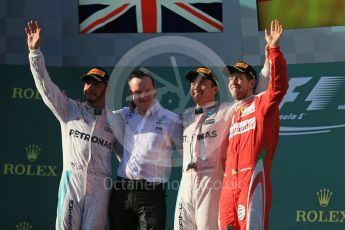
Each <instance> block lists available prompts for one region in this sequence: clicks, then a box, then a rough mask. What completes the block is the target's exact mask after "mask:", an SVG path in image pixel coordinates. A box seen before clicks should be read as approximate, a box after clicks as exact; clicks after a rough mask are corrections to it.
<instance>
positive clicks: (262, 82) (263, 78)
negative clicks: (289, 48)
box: [254, 64, 270, 94]
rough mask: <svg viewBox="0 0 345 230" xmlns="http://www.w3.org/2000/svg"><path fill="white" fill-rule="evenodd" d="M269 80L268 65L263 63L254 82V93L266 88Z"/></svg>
mask: <svg viewBox="0 0 345 230" xmlns="http://www.w3.org/2000/svg"><path fill="white" fill-rule="evenodd" d="M269 81H270V65H269V64H268V65H264V66H263V67H262V69H261V71H260V73H259V76H258V82H257V84H256V89H255V92H254V93H255V94H259V93H261V92H263V91H266V90H267V87H268V83H269Z"/></svg>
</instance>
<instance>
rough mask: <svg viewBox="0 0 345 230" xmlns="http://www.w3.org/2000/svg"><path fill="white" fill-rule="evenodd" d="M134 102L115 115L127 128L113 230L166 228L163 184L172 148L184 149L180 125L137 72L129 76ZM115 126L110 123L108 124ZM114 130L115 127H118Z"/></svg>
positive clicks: (150, 82)
mask: <svg viewBox="0 0 345 230" xmlns="http://www.w3.org/2000/svg"><path fill="white" fill-rule="evenodd" d="M128 86H129V91H130V96H131V98H132V101H131V103H130V106H129V107H125V108H123V109H121V110H118V111H115V112H114V116H113V118H114V119H119V117H120V119H122V120H123V123H125V133H124V143H123V147H124V148H123V156H122V159H121V161H120V165H119V168H118V170H117V176H118V177H117V179H116V181H115V183H114V187H113V190H112V195H111V205H110V216H109V219H110V229H112V230H114V229H121V230H126V229H128V230H131V229H133V230H137V229H138V226H139V227H140V229H157V230H162V229H165V220H166V203H165V190H164V184H165V183H166V182H167V181H168V180H169V177H170V172H171V154H172V149H173V148H174V147H175V148H176V149H178V150H180V149H182V123H181V121H180V118H179V116H178V115H177V114H175V113H173V112H171V111H169V110H167V109H164V108H163V107H162V106H161V105H160V103H159V102H158V101H157V100H156V99H155V96H156V90H155V85H154V79H153V78H152V76H150V74H148V73H145V72H143V71H140V70H135V71H134V72H133V73H132V74H131V75H130V76H129V77H128ZM110 123H111V124H112V119H110ZM114 128H116V127H114Z"/></svg>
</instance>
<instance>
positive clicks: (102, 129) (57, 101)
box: [29, 49, 115, 230]
mask: <svg viewBox="0 0 345 230" xmlns="http://www.w3.org/2000/svg"><path fill="white" fill-rule="evenodd" d="M29 60H30V68H31V72H32V74H33V77H34V80H35V84H36V87H37V89H38V91H39V93H40V94H41V96H42V99H43V101H44V103H45V104H46V105H47V106H48V107H49V108H50V109H51V110H52V112H53V113H54V115H55V116H56V117H57V119H58V120H59V122H60V126H61V135H62V148H63V171H62V176H61V181H60V187H59V195H58V207H57V217H56V229H59V230H61V229H78V230H79V229H83V230H85V229H92V230H95V229H100V230H103V229H105V227H106V225H107V215H108V205H109V197H110V191H111V190H110V187H111V186H109V187H107V185H106V182H107V181H108V182H110V180H107V179H106V178H108V177H109V178H110V176H111V169H112V168H111V167H112V165H111V154H112V150H113V148H114V146H115V145H114V143H115V138H114V135H113V133H112V131H111V129H110V127H109V124H108V122H107V116H106V114H105V110H104V109H102V110H101V111H98V112H96V111H95V109H94V108H92V107H90V106H88V105H87V104H86V103H80V102H78V101H75V100H72V99H70V98H68V97H66V96H65V95H64V94H63V93H62V92H61V91H60V89H59V88H58V87H57V86H56V85H55V84H54V83H53V82H52V81H51V79H50V77H49V75H48V72H47V70H46V67H45V62H44V57H43V55H42V53H41V51H40V50H39V49H38V50H31V51H30V54H29ZM96 114H97V115H96Z"/></svg>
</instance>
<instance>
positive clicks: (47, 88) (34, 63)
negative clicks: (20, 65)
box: [25, 21, 71, 121]
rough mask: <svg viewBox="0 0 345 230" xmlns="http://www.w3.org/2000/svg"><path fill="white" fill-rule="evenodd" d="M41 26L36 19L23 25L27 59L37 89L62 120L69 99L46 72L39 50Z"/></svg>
mask: <svg viewBox="0 0 345 230" xmlns="http://www.w3.org/2000/svg"><path fill="white" fill-rule="evenodd" d="M41 31H42V29H41V27H40V26H39V25H38V23H37V22H36V21H29V22H28V24H27V25H26V27H25V33H26V37H27V44H28V48H29V51H30V53H29V61H30V69H31V73H32V75H33V77H34V80H35V85H36V87H37V90H38V91H39V93H40V94H41V96H42V99H43V101H44V103H45V104H46V105H47V106H48V107H49V108H50V109H51V110H52V112H53V113H54V115H55V116H56V117H57V118H58V119H59V120H60V121H62V120H64V118H65V117H66V113H67V104H68V101H71V100H69V99H68V98H67V97H66V96H65V95H64V94H63V93H62V92H61V90H60V89H59V88H58V87H57V86H56V85H55V84H54V83H53V82H52V81H51V79H50V77H49V74H48V72H47V69H46V66H45V61H44V56H43V54H42V53H41V51H40V49H39V48H40V41H41Z"/></svg>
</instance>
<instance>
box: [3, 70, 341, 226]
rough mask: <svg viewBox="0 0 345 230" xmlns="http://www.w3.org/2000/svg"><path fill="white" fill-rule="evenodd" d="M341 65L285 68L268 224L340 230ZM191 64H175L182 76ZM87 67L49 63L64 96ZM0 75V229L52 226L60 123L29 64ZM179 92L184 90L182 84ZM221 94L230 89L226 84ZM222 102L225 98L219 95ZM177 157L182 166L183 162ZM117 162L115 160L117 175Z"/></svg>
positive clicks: (173, 99) (72, 92)
mask: <svg viewBox="0 0 345 230" xmlns="http://www.w3.org/2000/svg"><path fill="white" fill-rule="evenodd" d="M343 66H344V63H328V64H303V65H289V66H288V71H289V79H290V80H289V83H290V88H289V92H288V94H287V95H286V97H285V98H284V101H283V103H282V104H281V106H282V107H281V135H280V139H279V145H278V148H277V152H276V156H275V159H274V162H273V167H272V184H273V202H272V209H271V221H270V229H274V230H275V229H278V230H284V229H288V230H291V229H296V230H297V229H316V230H318V229H332V230H333V229H334V230H336V229H339V230H340V229H345V183H344V182H345V151H344V141H345V127H344V126H345V96H344V90H345V72H344V70H343ZM188 69H191V68H187V67H184V68H182V69H180V71H181V73H180V74H181V76H183V75H184V74H185V72H186V71H187V70H188ZM87 70H88V68H79V67H76V68H74V67H71V68H65V67H64V68H62V67H48V71H49V72H50V75H51V76H52V79H53V81H54V82H55V83H56V84H57V85H59V86H60V88H61V89H63V90H65V92H66V93H67V95H68V96H69V97H71V98H75V99H78V98H79V99H80V100H83V98H82V83H81V82H80V77H79V76H81V75H82V74H83V73H85V72H86V71H87ZM108 70H109V72H111V71H112V69H111V68H108ZM150 71H152V72H155V73H158V74H161V75H163V74H164V75H165V77H166V80H167V81H170V82H171V81H172V79H173V77H172V76H171V75H169V73H170V72H171V71H170V70H169V69H168V68H164V67H156V68H150ZM171 73H172V72H171ZM0 75H1V78H2V81H3V82H2V87H1V89H2V90H1V92H0V94H1V98H3V100H2V113H1V117H2V119H1V120H2V121H3V124H2V127H3V128H2V132H3V134H2V135H1V136H2V140H3V141H2V143H3V147H4V148H3V150H2V151H1V161H0V181H1V190H0V196H1V197H2V199H1V213H0V216H1V227H0V228H1V229H21V230H24V229H30V227H31V229H53V228H54V225H55V215H56V204H57V192H58V185H59V179H60V173H61V169H62V161H61V156H62V154H61V151H62V150H61V136H60V127H59V123H58V121H57V119H56V118H55V117H54V115H53V114H52V113H51V112H50V111H49V109H48V108H47V107H46V106H45V105H44V104H43V101H42V100H41V98H40V96H39V94H38V93H37V90H36V88H35V85H34V81H33V79H32V76H31V73H30V70H29V67H28V66H9V65H0ZM122 77H126V76H122ZM162 84H164V83H158V86H157V87H158V88H160V87H162ZM116 87H119V89H124V90H122V91H123V92H124V93H123V98H122V99H119V100H122V101H125V100H124V98H125V96H126V93H127V90H126V86H125V85H122V86H116ZM184 92H186V93H188V87H187V85H186V84H185V83H184ZM220 94H223V95H224V94H227V92H226V86H225V85H223V89H222V91H221V92H220ZM158 96H159V99H160V100H161V101H162V104H163V106H166V107H167V108H169V109H176V108H177V107H178V106H179V103H180V102H179V98H178V97H177V96H175V95H174V92H169V91H166V90H165V91H164V93H163V95H158ZM220 99H221V100H224V97H222V96H221V95H220ZM187 104H188V105H189V106H190V105H192V102H191V101H189V102H188V103H187ZM175 157H176V159H175V162H177V163H176V165H177V166H179V163H178V162H179V161H180V159H179V157H178V156H176V155H175ZM116 167H117V163H116V160H115V159H114V172H115V169H116ZM180 171H181V168H180V167H174V169H173V172H172V177H171V179H172V180H179V178H180V176H181V173H180ZM317 193H318V194H317ZM176 195H177V190H176V189H170V190H168V192H167V201H168V217H167V229H172V225H173V224H172V221H173V215H174V207H175V200H176ZM205 218H207V217H205Z"/></svg>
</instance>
